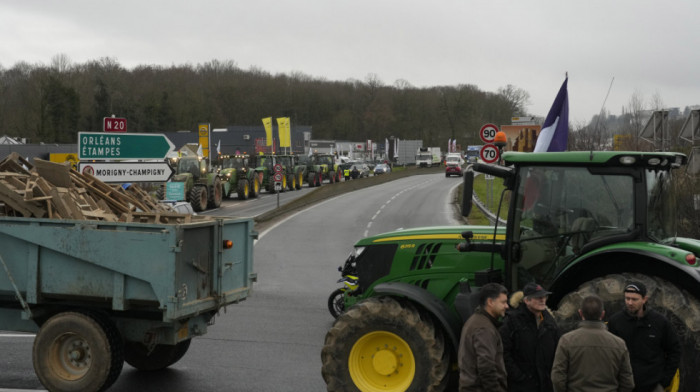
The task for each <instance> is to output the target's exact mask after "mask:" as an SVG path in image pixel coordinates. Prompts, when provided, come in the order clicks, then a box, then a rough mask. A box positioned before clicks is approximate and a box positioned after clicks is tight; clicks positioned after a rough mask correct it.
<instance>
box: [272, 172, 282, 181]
mask: <svg viewBox="0 0 700 392" xmlns="http://www.w3.org/2000/svg"><path fill="white" fill-rule="evenodd" d="M272 179H273V180H274V181H275V182H282V173H275V175H274V176H272Z"/></svg>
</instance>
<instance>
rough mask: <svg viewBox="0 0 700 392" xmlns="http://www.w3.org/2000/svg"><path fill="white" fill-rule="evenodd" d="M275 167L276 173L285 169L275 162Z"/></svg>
mask: <svg viewBox="0 0 700 392" xmlns="http://www.w3.org/2000/svg"><path fill="white" fill-rule="evenodd" d="M273 169H274V171H275V173H282V170H284V169H283V168H282V165H280V164H279V163H275V166H274V167H273Z"/></svg>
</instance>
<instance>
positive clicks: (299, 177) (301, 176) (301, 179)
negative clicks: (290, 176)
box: [296, 171, 304, 190]
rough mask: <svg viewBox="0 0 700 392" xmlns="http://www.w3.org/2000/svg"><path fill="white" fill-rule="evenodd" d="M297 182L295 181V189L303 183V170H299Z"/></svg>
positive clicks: (299, 187)
mask: <svg viewBox="0 0 700 392" xmlns="http://www.w3.org/2000/svg"><path fill="white" fill-rule="evenodd" d="M296 177H297V183H296V188H297V190H299V189H301V186H302V185H304V172H303V171H300V172H299V173H298V174H297V175H296Z"/></svg>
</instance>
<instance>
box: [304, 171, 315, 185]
mask: <svg viewBox="0 0 700 392" xmlns="http://www.w3.org/2000/svg"><path fill="white" fill-rule="evenodd" d="M306 182H308V183H309V188H313V187H315V186H317V182H318V176H317V175H316V173H314V172H309V176H308V179H307V181H306Z"/></svg>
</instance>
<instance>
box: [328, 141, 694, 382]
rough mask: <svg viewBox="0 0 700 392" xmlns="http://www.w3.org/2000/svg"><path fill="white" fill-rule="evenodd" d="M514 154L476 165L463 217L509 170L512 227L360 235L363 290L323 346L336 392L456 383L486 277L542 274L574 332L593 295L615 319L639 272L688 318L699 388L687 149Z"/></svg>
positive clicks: (664, 307)
mask: <svg viewBox="0 0 700 392" xmlns="http://www.w3.org/2000/svg"><path fill="white" fill-rule="evenodd" d="M503 163H504V165H503V166H498V165H487V164H482V163H476V164H474V165H473V166H471V167H470V169H468V170H467V172H466V174H465V176H464V195H467V197H465V200H466V203H464V202H463V208H462V210H463V211H462V213H463V215H465V216H467V215H468V214H469V210H470V209H471V202H470V201H471V195H472V185H473V181H474V171H476V172H480V173H482V174H487V175H491V176H495V177H498V178H500V179H502V180H503V184H504V191H503V194H502V196H501V202H500V206H499V209H501V207H502V208H507V209H508V219H507V222H506V223H502V224H495V225H494V226H458V227H432V228H416V229H407V230H400V231H396V232H391V233H386V234H382V235H377V236H373V237H368V238H364V239H362V240H360V241H359V242H358V243H357V244H356V245H355V250H354V252H353V254H352V255H351V256H350V257H349V258H348V260H347V261H346V263H345V268H343V269H342V272H343V275H347V276H352V277H353V279H354V281H353V282H354V283H355V284H356V285H357V286H356V288H355V289H354V290H351V289H348V290H345V292H344V295H343V297H342V298H341V299H340V301H341V302H340V304H339V305H341V306H340V307H341V309H342V310H341V313H340V315H339V316H338V318H337V320H336V321H335V323H334V324H333V326H332V327H331V329H330V330H329V331H328V333H327V335H326V339H325V344H324V347H323V350H322V353H321V359H322V374H323V378H324V380H325V381H326V383H327V385H328V390H329V391H340V390H349V389H352V390H356V389H359V390H362V391H404V390H410V391H442V390H445V389H447V388H454V387H455V386H456V385H455V383H456V380H457V378H458V377H457V376H458V368H457V352H458V347H459V337H460V330H461V327H462V325H463V323H464V322H465V321H466V320H467V318H468V317H469V316H470V315H471V313H472V312H473V310H474V308H475V305H476V297H477V296H478V292H479V288H480V287H481V286H483V285H484V284H485V283H488V282H499V283H502V284H504V285H505V286H506V287H507V288H508V289H509V291H510V292H513V291H517V290H520V289H522V287H523V286H524V285H525V284H526V283H528V282H532V281H536V282H538V283H541V284H543V285H544V286H545V287H547V288H548V289H549V290H550V291H552V292H553V294H552V295H551V296H550V297H549V299H548V306H549V307H550V308H551V309H553V310H554V314H555V317H556V318H557V322H558V323H559V326H560V327H562V329H563V330H564V331H568V330H570V329H572V328H574V327H575V325H576V323H577V322H578V321H579V319H578V317H577V309H578V307H579V305H580V301H581V299H582V297H583V296H585V295H586V294H588V293H595V294H597V295H599V296H600V297H601V298H602V299H603V300H604V301H605V310H606V314H607V315H611V314H613V313H614V312H616V311H617V310H619V309H621V308H622V307H623V305H624V301H623V288H624V285H625V282H626V281H627V280H628V279H635V280H640V281H642V282H643V283H645V284H646V285H647V287H648V288H649V293H650V300H649V303H650V306H651V307H653V308H654V309H656V310H657V311H659V312H661V313H663V314H665V315H666V316H667V317H668V318H669V319H670V320H671V321H672V323H673V324H674V325H675V326H676V329H677V332H678V335H679V338H680V339H681V342H682V348H683V355H682V360H681V361H682V362H681V365H680V389H679V390H682V391H695V390H697V385H700V373H699V372H698V371H697V369H698V368H699V367H700V267H699V263H698V261H699V260H698V256H700V240H696V239H689V238H679V237H676V232H675V222H676V214H677V213H678V211H676V202H675V195H674V188H673V187H674V182H673V181H672V174H673V173H672V172H674V169H676V168H678V167H680V166H682V165H684V164H685V163H686V156H685V155H683V154H679V153H662V152H561V153H554V152H551V153H516V152H508V153H505V154H503ZM471 168H473V170H472V169H471ZM330 305H331V304H330V302H329V306H330ZM348 386H354V387H348Z"/></svg>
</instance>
